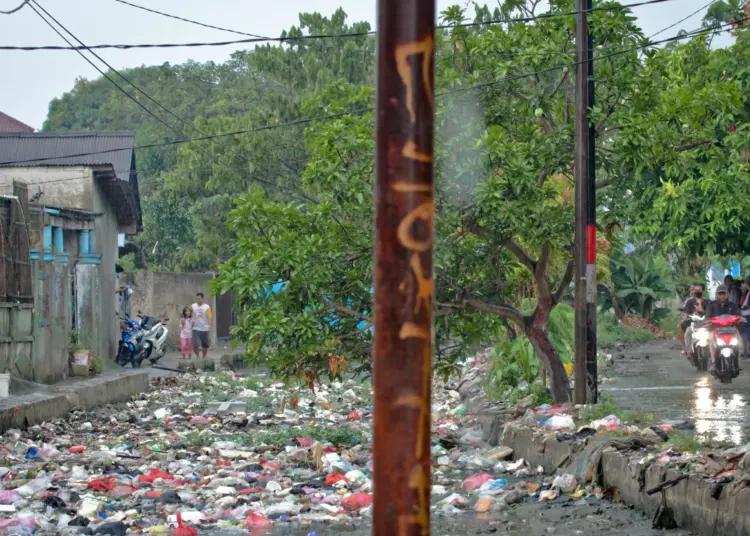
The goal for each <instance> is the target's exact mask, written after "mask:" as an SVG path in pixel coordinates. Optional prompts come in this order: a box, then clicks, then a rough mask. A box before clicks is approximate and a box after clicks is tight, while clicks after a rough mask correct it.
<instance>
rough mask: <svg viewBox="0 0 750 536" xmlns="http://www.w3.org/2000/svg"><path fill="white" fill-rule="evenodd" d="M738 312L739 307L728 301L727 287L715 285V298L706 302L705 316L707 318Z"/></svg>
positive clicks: (736, 314)
mask: <svg viewBox="0 0 750 536" xmlns="http://www.w3.org/2000/svg"><path fill="white" fill-rule="evenodd" d="M739 314H740V312H739V308H738V307H737V304H736V303H733V302H731V301H729V293H728V292H727V287H725V286H724V285H719V286H718V287H716V299H715V300H714V301H712V302H711V303H709V304H708V308H707V309H706V316H707V317H708V318H714V317H717V316H723V315H735V316H738V315H739Z"/></svg>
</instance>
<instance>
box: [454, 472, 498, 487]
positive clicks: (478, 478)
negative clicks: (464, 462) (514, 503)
mask: <svg viewBox="0 0 750 536" xmlns="http://www.w3.org/2000/svg"><path fill="white" fill-rule="evenodd" d="M488 480H492V477H491V476H490V475H488V474H487V473H477V474H476V475H474V476H470V477H469V478H467V479H466V480H464V483H463V484H462V485H461V489H462V490H464V491H473V490H475V489H479V488H481V487H482V485H483V484H484V483H485V482H487V481H488Z"/></svg>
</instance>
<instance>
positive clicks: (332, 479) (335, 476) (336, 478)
mask: <svg viewBox="0 0 750 536" xmlns="http://www.w3.org/2000/svg"><path fill="white" fill-rule="evenodd" d="M342 480H343V481H344V482H349V480H347V478H346V476H344V475H343V474H341V473H331V474H330V475H328V476H327V477H326V485H327V486H333V485H334V484H336V483H338V482H341V481H342Z"/></svg>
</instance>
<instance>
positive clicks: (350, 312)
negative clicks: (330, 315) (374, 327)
mask: <svg viewBox="0 0 750 536" xmlns="http://www.w3.org/2000/svg"><path fill="white" fill-rule="evenodd" d="M318 301H319V302H320V303H322V304H323V305H325V306H326V307H330V308H331V309H335V310H336V311H339V312H340V313H346V314H348V315H349V316H353V317H355V318H359V319H360V320H365V321H366V322H372V319H371V318H370V317H369V316H367V315H363V314H362V313H360V312H359V311H355V310H354V309H352V308H351V307H347V306H346V305H339V304H338V303H333V302H330V301H328V300H326V299H325V298H318Z"/></svg>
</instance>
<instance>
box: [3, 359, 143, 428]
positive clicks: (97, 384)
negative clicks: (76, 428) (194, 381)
mask: <svg viewBox="0 0 750 536" xmlns="http://www.w3.org/2000/svg"><path fill="white" fill-rule="evenodd" d="M50 387H52V388H53V389H54V390H53V391H50V392H36V393H30V394H26V395H21V396H11V397H9V398H5V399H0V433H4V432H5V431H6V430H9V429H11V428H27V427H29V426H33V425H35V424H40V423H42V422H44V421H48V420H50V419H58V418H61V417H65V416H67V415H68V414H69V413H70V412H71V411H72V410H74V409H91V408H95V407H99V406H104V405H106V404H114V403H117V402H126V401H128V400H130V398H131V397H132V396H133V395H134V394H137V393H141V392H144V391H148V389H149V377H148V372H123V373H119V374H118V375H116V376H107V375H105V376H99V377H96V378H91V379H89V380H82V381H80V382H75V383H72V384H67V385H60V386H50Z"/></svg>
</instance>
